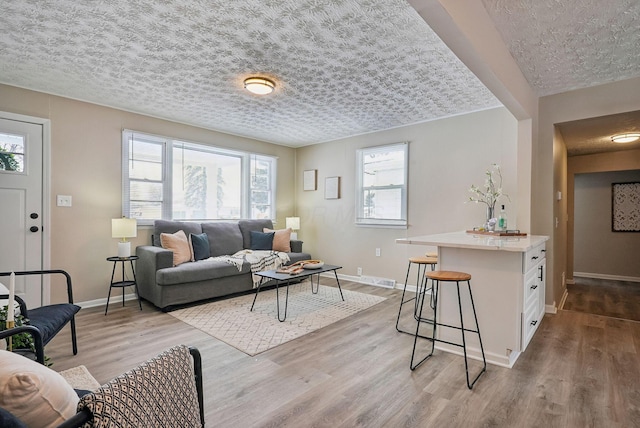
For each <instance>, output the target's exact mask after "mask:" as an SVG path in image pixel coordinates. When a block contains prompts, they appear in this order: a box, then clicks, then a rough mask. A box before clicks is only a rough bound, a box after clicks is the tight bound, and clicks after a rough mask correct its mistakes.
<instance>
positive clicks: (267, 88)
mask: <svg viewBox="0 0 640 428" xmlns="http://www.w3.org/2000/svg"><path fill="white" fill-rule="evenodd" d="M244 88H245V89H246V90H247V91H249V92H251V93H254V94H256V95H268V94H270V93H272V92H273V91H274V89H275V88H276V84H275V83H274V82H273V81H271V80H269V79H265V78H264V77H249V78H248V79H245V80H244Z"/></svg>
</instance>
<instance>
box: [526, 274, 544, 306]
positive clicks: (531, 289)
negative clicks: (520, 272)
mask: <svg viewBox="0 0 640 428" xmlns="http://www.w3.org/2000/svg"><path fill="white" fill-rule="evenodd" d="M541 287H542V283H541V281H540V277H539V276H538V270H537V269H533V270H531V271H530V272H529V273H527V276H526V277H525V280H524V299H523V307H522V309H526V308H528V307H529V306H531V303H532V302H534V301H537V300H538V299H539V298H540V291H541Z"/></svg>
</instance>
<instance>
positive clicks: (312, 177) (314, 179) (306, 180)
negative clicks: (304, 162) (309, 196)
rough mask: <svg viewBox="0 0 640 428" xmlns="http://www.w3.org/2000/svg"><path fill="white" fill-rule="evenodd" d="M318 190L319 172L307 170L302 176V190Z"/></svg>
mask: <svg viewBox="0 0 640 428" xmlns="http://www.w3.org/2000/svg"><path fill="white" fill-rule="evenodd" d="M317 189H318V170H317V169H307V170H305V171H304V173H303V174H302V190H305V191H306V190H317Z"/></svg>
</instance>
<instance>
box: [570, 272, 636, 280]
mask: <svg viewBox="0 0 640 428" xmlns="http://www.w3.org/2000/svg"><path fill="white" fill-rule="evenodd" d="M576 276H577V277H580V278H593V279H608V280H611V281H629V282H640V278H638V277H636V276H622V275H607V274H602V273H590V272H574V273H573V277H574V278H575V277H576Z"/></svg>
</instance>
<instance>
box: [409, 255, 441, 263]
mask: <svg viewBox="0 0 640 428" xmlns="http://www.w3.org/2000/svg"><path fill="white" fill-rule="evenodd" d="M409 263H415V264H418V265H436V264H438V258H437V257H425V256H417V257H409Z"/></svg>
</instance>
